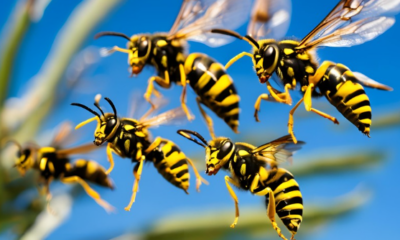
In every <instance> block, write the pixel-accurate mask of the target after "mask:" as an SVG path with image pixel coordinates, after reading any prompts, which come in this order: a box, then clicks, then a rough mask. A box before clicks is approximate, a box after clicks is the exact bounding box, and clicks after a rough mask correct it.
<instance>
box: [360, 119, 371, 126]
mask: <svg viewBox="0 0 400 240" xmlns="http://www.w3.org/2000/svg"><path fill="white" fill-rule="evenodd" d="M359 121H360V123H364V124H370V125H371V122H372V121H371V119H369V118H364V119H361V120H359Z"/></svg>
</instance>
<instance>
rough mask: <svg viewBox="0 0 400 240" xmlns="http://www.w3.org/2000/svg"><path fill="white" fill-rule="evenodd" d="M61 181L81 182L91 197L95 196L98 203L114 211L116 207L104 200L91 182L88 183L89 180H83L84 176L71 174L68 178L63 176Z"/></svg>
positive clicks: (109, 210) (108, 210) (107, 209)
mask: <svg viewBox="0 0 400 240" xmlns="http://www.w3.org/2000/svg"><path fill="white" fill-rule="evenodd" d="M61 182H63V183H79V184H80V185H81V186H82V187H83V189H84V190H85V192H86V193H87V194H88V195H89V196H90V197H91V198H93V199H94V200H95V201H96V202H97V204H99V205H100V206H102V207H103V208H104V209H105V210H106V211H107V212H112V211H114V207H113V206H111V205H110V204H109V203H107V202H106V201H104V200H103V199H101V197H100V194H99V193H97V192H96V191H95V190H93V189H92V188H91V187H90V186H89V184H87V182H86V181H85V180H83V179H82V178H80V177H78V176H71V177H66V178H64V177H63V178H61Z"/></svg>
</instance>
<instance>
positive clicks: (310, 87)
mask: <svg viewBox="0 0 400 240" xmlns="http://www.w3.org/2000/svg"><path fill="white" fill-rule="evenodd" d="M313 90H314V83H310V85H308V86H307V89H306V92H305V94H304V107H305V108H306V110H307V111H311V107H312V100H311V93H312V91H313Z"/></svg>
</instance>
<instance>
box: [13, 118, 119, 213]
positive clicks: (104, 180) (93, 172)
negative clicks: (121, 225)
mask: <svg viewBox="0 0 400 240" xmlns="http://www.w3.org/2000/svg"><path fill="white" fill-rule="evenodd" d="M69 129H70V125H69V124H63V125H62V126H61V128H60V130H59V132H58V133H57V134H56V137H55V138H54V140H53V143H52V144H50V146H46V147H40V146H37V145H36V144H33V143H30V144H27V145H26V146H24V147H22V146H21V145H20V144H19V143H18V142H16V141H11V142H13V143H14V144H15V145H16V146H17V148H18V151H17V158H16V161H15V165H14V166H15V167H16V168H17V170H18V171H19V173H20V174H21V175H22V176H24V175H25V173H26V171H28V170H29V169H34V170H36V171H38V172H39V173H40V183H42V184H43V189H44V192H45V193H46V200H47V206H48V210H51V209H50V206H49V203H50V200H51V193H50V183H51V182H52V181H53V180H54V179H58V180H60V181H61V182H62V183H65V184H70V183H79V184H80V185H81V186H82V187H83V189H84V190H85V191H86V193H87V194H88V195H89V196H90V197H91V198H93V199H94V200H95V201H96V202H97V203H98V204H99V205H100V206H102V207H103V208H104V209H105V210H107V211H112V210H113V209H114V208H113V207H112V206H111V205H110V204H108V203H107V202H106V201H104V200H102V199H101V197H100V194H99V193H97V192H96V191H95V190H93V189H92V188H91V187H90V186H89V184H88V183H87V182H91V183H95V184H97V185H100V186H103V187H107V188H110V189H114V186H113V183H112V181H111V179H110V178H109V177H108V176H107V174H106V171H105V169H104V168H103V167H102V166H100V165H99V164H97V163H96V162H95V161H89V160H85V159H78V160H76V161H74V162H73V163H71V157H70V156H71V155H73V154H83V153H87V152H90V151H93V150H94V149H95V148H94V147H93V144H84V145H80V146H77V147H74V148H67V149H63V148H60V147H59V146H60V145H61V141H62V140H63V139H64V138H65V136H66V135H68V134H67V132H69Z"/></svg>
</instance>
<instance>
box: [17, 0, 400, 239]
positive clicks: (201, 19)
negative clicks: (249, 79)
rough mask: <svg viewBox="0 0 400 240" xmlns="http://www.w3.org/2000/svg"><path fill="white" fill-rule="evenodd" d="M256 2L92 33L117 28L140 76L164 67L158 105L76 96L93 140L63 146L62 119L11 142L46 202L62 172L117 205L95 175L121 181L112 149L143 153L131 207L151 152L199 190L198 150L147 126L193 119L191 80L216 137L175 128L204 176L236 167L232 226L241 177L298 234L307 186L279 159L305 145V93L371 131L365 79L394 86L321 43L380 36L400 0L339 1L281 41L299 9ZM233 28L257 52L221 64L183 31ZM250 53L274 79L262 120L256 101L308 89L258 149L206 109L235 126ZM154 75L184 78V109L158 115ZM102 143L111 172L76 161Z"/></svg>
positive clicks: (224, 33)
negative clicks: (138, 113) (54, 130)
mask: <svg viewBox="0 0 400 240" xmlns="http://www.w3.org/2000/svg"><path fill="white" fill-rule="evenodd" d="M251 7H252V5H251V1H249V0H184V1H183V3H182V6H181V9H180V12H179V14H178V16H177V18H176V20H175V23H174V24H173V25H172V28H171V30H170V31H169V32H168V33H157V34H137V35H133V36H131V37H129V36H127V35H125V34H123V33H118V32H100V33H98V34H97V35H96V36H95V38H96V39H97V38H100V37H105V36H114V37H120V38H124V39H126V40H127V41H128V43H127V45H126V48H122V47H119V46H114V47H112V48H111V49H108V50H107V53H108V54H111V53H114V52H122V53H126V54H128V63H129V65H130V72H131V76H137V75H138V74H140V73H141V72H142V70H143V68H144V66H152V67H154V68H155V69H156V72H157V74H156V75H155V76H152V77H150V79H149V80H148V87H147V90H146V92H145V94H144V99H145V100H146V101H147V102H149V103H150V105H151V108H150V109H149V110H148V112H146V113H145V114H144V115H143V116H142V117H141V118H140V119H133V118H123V117H121V116H120V115H119V114H117V108H116V107H115V105H114V103H113V102H112V101H111V100H110V99H109V98H107V97H106V98H104V100H106V101H107V102H108V104H109V105H110V107H111V109H112V110H113V111H112V113H111V112H106V113H105V112H104V111H103V109H102V108H101V107H100V104H99V103H100V100H101V97H99V96H97V97H96V98H95V101H94V106H95V108H96V109H97V110H96V111H95V110H93V109H92V108H90V107H88V106H86V105H84V104H81V103H72V105H73V106H76V107H80V108H83V109H84V110H86V111H87V112H89V113H91V114H92V115H94V116H93V117H91V118H89V119H87V120H85V121H83V122H82V123H80V124H78V125H77V126H76V129H77V128H80V127H82V126H84V125H86V124H88V123H90V122H93V121H94V122H97V126H96V129H95V132H94V141H93V143H94V144H91V143H90V144H86V145H82V146H78V147H74V148H63V147H62V146H61V145H62V144H61V143H62V142H63V141H62V140H63V139H64V138H65V136H66V135H68V133H69V130H68V129H69V128H68V127H66V126H63V127H61V128H60V131H59V133H58V134H57V135H56V136H55V138H54V141H53V143H52V144H50V146H47V147H40V146H37V145H35V144H27V145H26V146H24V147H22V146H21V145H20V144H19V143H17V142H15V141H11V142H13V143H14V144H15V145H16V146H17V147H18V153H17V160H16V163H15V166H16V168H17V169H18V170H19V171H20V172H21V174H24V173H25V171H26V170H28V169H36V170H37V171H39V172H40V179H41V182H42V183H43V184H44V189H45V193H46V194H47V199H48V201H50V199H51V194H50V191H49V184H50V182H51V181H52V180H53V179H59V180H60V181H61V182H63V183H79V184H81V185H82V187H83V188H84V190H85V191H86V192H87V194H88V195H89V196H91V197H92V198H93V199H94V200H95V201H96V202H97V203H98V204H99V205H101V206H102V207H103V208H105V209H106V210H108V211H110V210H112V209H113V207H112V206H111V205H109V204H108V203H107V202H105V201H104V200H102V199H101V197H100V195H99V194H98V193H97V192H95V191H94V190H93V189H92V188H90V186H89V185H88V183H87V182H91V183H94V184H98V185H101V186H104V187H108V188H113V184H112V181H111V179H110V178H109V175H110V173H111V172H112V170H113V167H114V160H113V154H116V155H118V156H120V157H122V158H129V159H131V161H132V162H133V163H135V166H134V169H133V175H134V177H135V181H134V184H133V188H132V195H131V199H130V201H129V204H128V205H127V207H126V208H125V210H127V211H129V210H130V209H131V206H132V204H133V203H134V202H135V200H136V194H137V191H138V186H139V181H140V178H141V174H142V171H143V165H144V163H145V162H153V164H154V166H155V168H156V169H157V170H158V172H159V173H160V174H161V175H162V176H163V177H164V178H165V179H166V180H167V181H168V182H170V183H171V184H173V185H174V186H176V187H178V188H180V189H182V190H183V191H184V192H186V193H187V192H188V188H189V179H190V176H189V165H190V166H191V167H192V168H193V170H194V173H195V176H196V188H197V190H199V187H200V185H201V183H205V184H208V183H207V181H206V180H205V179H203V178H202V177H201V176H200V174H199V173H198V171H197V169H196V168H195V166H194V164H193V162H192V160H190V159H189V158H188V157H187V156H186V155H185V154H184V153H183V152H182V151H181V149H180V148H179V147H178V146H177V145H176V144H175V143H174V142H172V141H171V140H168V139H165V138H162V137H156V138H155V139H154V140H153V139H152V138H151V137H150V132H149V128H151V127H155V126H159V125H163V124H167V123H170V122H172V121H174V120H176V119H178V118H187V119H188V120H192V119H193V116H192V115H191V113H190V110H189V108H188V107H187V105H186V92H187V85H190V87H191V88H192V89H193V90H194V92H195V93H196V95H197V97H196V101H197V104H198V107H199V110H200V113H201V115H202V117H203V118H204V120H205V122H206V125H207V128H208V131H209V134H210V136H211V140H210V141H208V142H207V141H206V140H205V139H204V137H203V136H202V135H200V134H199V133H197V132H195V131H191V130H178V134H180V135H181V136H183V137H185V138H187V139H189V140H191V141H193V142H195V143H196V144H198V145H200V146H202V147H204V149H205V151H206V152H205V156H206V174H207V175H215V174H217V173H218V172H219V170H220V169H224V170H226V171H229V173H230V175H228V176H226V177H225V181H226V186H227V188H228V191H229V193H230V195H231V197H232V198H233V200H234V202H235V219H234V222H233V223H232V224H231V227H232V228H233V227H235V225H236V224H237V222H238V217H239V206H238V199H237V196H236V194H235V192H234V190H233V189H232V187H231V185H234V186H236V187H237V188H240V189H244V190H249V191H250V192H251V193H253V194H255V195H260V196H265V201H266V207H267V215H268V218H269V219H270V221H271V223H272V226H273V228H274V229H275V230H276V232H277V233H278V235H279V236H280V237H281V238H282V239H286V238H285V236H284V235H283V234H282V233H281V230H280V228H279V227H278V225H277V223H276V221H275V214H278V216H279V218H280V219H281V220H282V222H283V224H284V225H285V226H286V228H287V229H288V230H289V231H290V232H291V234H292V237H291V239H294V236H295V234H296V233H297V231H298V229H299V227H300V224H301V222H302V213H303V200H302V195H301V191H300V188H299V185H298V184H297V182H296V181H295V180H294V177H293V175H292V174H291V173H290V172H289V171H287V170H285V169H283V168H281V167H280V166H279V164H280V163H281V162H285V161H288V160H289V159H291V158H292V155H293V153H294V152H295V151H297V150H299V149H300V148H301V146H302V145H303V144H304V142H302V141H297V139H296V137H295V135H294V132H293V123H294V121H293V114H294V112H295V111H296V109H297V108H298V107H299V106H300V104H301V103H302V102H304V106H305V109H306V110H307V111H312V112H314V113H316V114H318V115H320V116H322V117H324V118H327V119H329V120H331V121H332V122H334V123H336V124H338V123H339V122H338V121H337V119H336V118H335V117H333V116H330V115H328V114H326V113H323V112H321V111H319V110H317V109H315V108H313V107H312V98H313V97H314V98H315V97H321V96H325V97H326V98H327V99H328V101H329V102H330V103H331V104H332V105H333V106H335V107H336V108H337V109H338V111H339V112H340V113H341V114H342V115H343V116H344V117H345V118H347V119H348V120H349V121H350V122H351V123H353V124H354V125H355V126H356V127H357V128H358V129H359V130H360V131H361V132H362V133H364V134H366V135H367V136H369V133H370V128H371V107H370V102H369V98H368V96H367V95H366V93H365V91H364V88H363V87H369V88H376V89H380V90H386V91H390V90H392V89H391V88H390V87H388V86H386V85H383V84H381V83H378V82H376V81H374V80H372V79H370V78H368V77H366V76H365V75H363V74H361V73H358V72H353V71H351V70H350V69H349V68H348V67H346V66H344V65H342V64H340V63H333V62H331V61H323V62H322V63H321V64H319V63H318V62H317V59H316V56H315V50H316V49H317V48H318V47H322V46H328V47H350V46H353V45H358V44H362V43H364V42H367V41H370V40H372V39H374V38H376V37H377V36H379V35H380V34H382V33H383V32H385V31H386V30H387V29H389V28H390V27H391V26H392V25H393V24H394V22H395V20H394V18H393V17H391V16H393V15H395V14H396V13H397V12H399V11H400V0H341V1H339V3H338V4H337V5H336V6H335V7H334V8H333V9H332V10H331V12H330V13H329V14H328V15H327V16H326V17H325V18H324V19H323V20H322V21H321V22H320V23H319V24H318V25H317V26H316V27H315V28H314V29H312V30H311V31H310V32H309V33H308V34H307V35H306V36H305V37H304V38H303V39H301V40H300V41H297V40H288V39H284V35H285V34H286V31H287V29H288V26H289V21H290V14H291V3H290V1H289V0H256V1H255V2H254V4H253V9H252V10H251ZM248 15H250V20H249V24H248V30H247V33H246V35H245V36H242V35H241V34H239V33H237V32H235V31H234V30H235V29H236V28H238V27H239V26H241V25H242V24H243V23H244V22H245V21H246V20H247V18H248V17H247V16H248ZM235 38H237V39H240V40H244V41H246V42H248V43H249V44H250V45H251V46H252V47H253V52H251V53H250V52H246V51H243V52H241V53H238V54H237V55H236V56H235V57H233V58H232V59H231V60H230V61H229V62H228V63H227V64H226V65H225V66H223V65H221V64H220V63H218V62H217V61H216V60H214V59H213V58H211V57H210V56H208V55H206V54H204V53H190V54H187V53H186V51H187V44H186V42H187V41H198V42H202V43H204V44H206V45H208V46H211V47H219V46H222V45H225V44H227V43H229V42H230V41H231V40H233V39H235ZM244 56H249V57H251V58H252V61H253V64H254V68H255V71H256V74H257V76H258V79H259V81H260V83H262V84H264V83H265V84H266V85H267V89H268V93H264V94H261V95H260V96H259V97H258V98H257V100H256V102H255V105H254V108H255V112H254V117H255V120H256V121H259V118H258V111H259V110H260V104H261V101H262V100H268V101H275V102H279V103H284V104H288V105H291V104H292V97H291V95H290V93H289V90H298V91H300V92H301V93H302V97H301V99H300V100H299V101H298V102H297V103H296V104H295V106H294V107H293V108H292V110H291V111H290V113H289V120H288V133H289V134H288V135H286V136H283V137H281V138H279V139H276V140H274V141H271V142H269V143H266V144H263V145H261V146H258V147H256V146H253V145H251V144H249V143H239V142H238V143H234V142H232V141H231V140H230V139H229V138H226V137H216V135H215V133H214V128H213V121H212V119H211V117H210V116H209V115H208V114H207V113H206V111H205V110H204V109H203V107H204V106H205V107H207V108H208V109H210V110H211V111H212V112H214V113H215V114H216V115H217V116H218V117H219V118H221V119H223V121H225V123H226V124H227V125H228V126H229V127H230V128H231V129H232V130H233V131H234V132H235V133H238V127H239V112H240V111H239V100H240V97H239V95H238V92H237V90H236V88H235V86H234V82H233V80H232V78H231V77H230V76H229V75H228V74H227V69H228V68H229V67H230V66H231V65H232V64H233V63H235V62H236V61H238V60H239V59H240V58H242V57H244ZM245 71H246V70H245ZM274 73H275V75H274ZM271 78H273V79H274V80H276V82H277V83H278V84H280V85H281V86H282V87H283V90H282V91H279V90H277V89H276V88H274V87H273V86H272V85H271V83H270V81H269V79H271ZM155 83H156V84H157V85H158V86H160V87H161V88H170V87H171V85H172V84H173V83H175V84H177V85H181V86H182V93H181V99H180V103H181V108H177V109H173V110H169V111H166V112H164V113H161V114H159V115H157V116H153V117H151V116H152V114H154V112H155V111H156V110H157V109H158V105H157V104H155V103H154V101H153V100H152V99H151V97H152V95H155V96H156V97H160V96H161V94H160V92H159V91H158V90H157V89H156V88H155V86H154V84H155ZM105 143H106V155H107V158H108V161H109V163H110V166H109V168H108V169H107V170H106V169H104V168H103V167H101V166H100V165H98V164H97V163H96V162H94V161H90V160H85V159H78V160H76V161H75V162H74V163H71V161H70V160H71V156H72V155H74V154H83V153H87V152H90V151H92V150H94V149H95V148H97V147H98V146H101V145H103V144H105Z"/></svg>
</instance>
